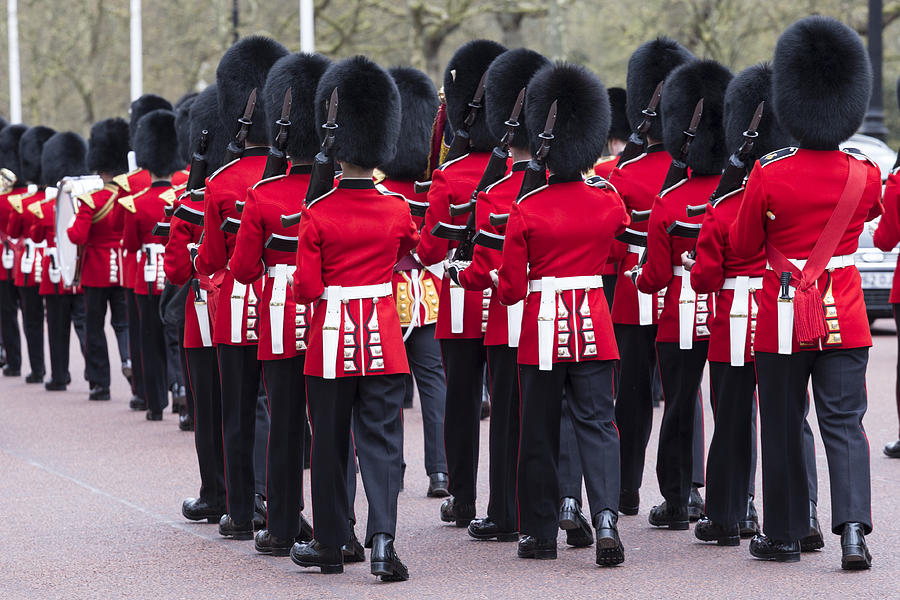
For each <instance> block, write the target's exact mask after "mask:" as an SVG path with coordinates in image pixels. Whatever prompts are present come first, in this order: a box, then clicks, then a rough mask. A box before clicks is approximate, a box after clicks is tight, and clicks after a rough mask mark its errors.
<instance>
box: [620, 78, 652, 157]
mask: <svg viewBox="0 0 900 600" xmlns="http://www.w3.org/2000/svg"><path fill="white" fill-rule="evenodd" d="M662 86H663V82H662V81H660V82H659V84H658V85H657V86H656V89H655V90H654V91H653V95H652V96H650V102H649V103H648V104H647V108H645V109H644V110H642V111H641V114H642V115H644V120H643V121H641V124H640V125H638V128H637V131H632V132H631V136H629V138H628V141H627V142H625V149H624V150H622V154H621V156H619V162H617V163H616V166H617V167H621V166H622V165H624V164H625V163H627V162H628V161H630V160H634V159H635V158H637V157H638V156H640V155H641V154H642V153H643V152H644V150H645V148H646V146H647V139H646V136H647V132H648V131H649V130H650V127H652V126H653V119H655V118H656V107H657V106H659V99H660V97H661V96H662Z"/></svg>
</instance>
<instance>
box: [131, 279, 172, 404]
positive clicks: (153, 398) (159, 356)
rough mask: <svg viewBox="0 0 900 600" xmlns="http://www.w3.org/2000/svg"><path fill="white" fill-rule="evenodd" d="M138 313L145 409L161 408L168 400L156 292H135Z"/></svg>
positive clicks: (164, 343) (164, 356)
mask: <svg viewBox="0 0 900 600" xmlns="http://www.w3.org/2000/svg"><path fill="white" fill-rule="evenodd" d="M135 296H136V299H137V303H138V308H139V310H140V313H141V319H140V320H141V363H142V365H141V366H142V367H143V373H144V393H145V396H144V398H145V400H146V401H147V409H148V410H150V411H151V412H155V413H158V412H162V411H163V409H165V408H166V405H167V404H169V394H168V388H167V387H166V338H165V334H164V332H163V324H162V320H161V319H160V318H159V296H154V295H152V294H147V295H145V296H142V295H139V294H135Z"/></svg>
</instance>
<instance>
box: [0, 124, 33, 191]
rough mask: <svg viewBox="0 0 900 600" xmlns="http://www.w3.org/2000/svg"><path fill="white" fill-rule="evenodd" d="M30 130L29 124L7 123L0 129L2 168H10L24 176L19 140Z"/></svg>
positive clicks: (18, 176)
mask: <svg viewBox="0 0 900 600" xmlns="http://www.w3.org/2000/svg"><path fill="white" fill-rule="evenodd" d="M27 130H28V126H27V125H22V124H16V125H7V126H6V127H4V128H3V129H2V130H0V169H9V170H10V171H12V172H13V173H15V174H16V178H17V179H19V180H23V178H22V161H21V160H19V140H20V139H21V138H22V134H24V133H25V132H26V131H27Z"/></svg>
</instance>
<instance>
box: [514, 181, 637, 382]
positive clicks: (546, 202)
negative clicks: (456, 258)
mask: <svg viewBox="0 0 900 600" xmlns="http://www.w3.org/2000/svg"><path fill="white" fill-rule="evenodd" d="M597 186H598V187H593V186H591V185H589V184H586V183H584V182H582V181H581V180H580V179H579V180H578V181H559V182H557V180H556V179H555V178H554V177H552V176H551V177H550V181H549V185H547V186H544V187H541V188H538V189H537V190H536V191H534V192H532V193H531V194H528V195H526V196H525V197H523V198H522V199H520V200H519V201H518V202H517V203H515V204H513V205H512V208H511V211H510V215H509V222H508V224H507V226H506V241H505V242H504V245H503V264H502V265H501V267H500V273H499V276H500V286H499V287H498V288H497V294H498V295H499V296H500V302H502V303H503V304H505V305H507V306H508V305H510V304H515V303H516V302H518V301H519V300H522V299H523V298H524V299H525V310H524V316H523V318H522V335H521V338H520V340H519V363H520V364H525V365H536V364H538V358H539V349H538V312H539V308H540V302H541V292H535V293H531V294H529V293H528V281H529V280H540V279H541V278H542V277H579V276H595V275H600V272H601V271H602V270H603V265H604V264H606V260H607V258H608V256H609V250H610V246H611V243H612V239H613V237H615V236H616V235H619V234H620V233H622V232H623V231H624V230H625V227H626V226H627V225H628V224H629V222H630V220H631V219H630V217H629V216H628V214H627V213H626V212H625V205H624V204H623V203H622V200H621V198H619V195H618V194H617V193H616V191H615V190H614V189H613V188H612V186H610V185H609V184H608V183H606V182H604V181H603V180H599V181H598V183H597ZM600 186H602V187H600ZM526 296H527V297H526ZM556 298H557V314H556V322H555V326H554V331H555V332H558V336H557V339H555V340H554V342H556V343H555V344H554V351H553V352H552V358H553V362H554V363H556V362H581V361H585V360H615V359H618V358H619V352H618V349H617V348H616V340H615V336H614V335H613V328H612V320H611V319H610V315H609V306H608V305H607V303H606V297H605V296H604V294H603V289H602V288H599V287H598V288H594V289H590V290H588V291H585V290H583V289H579V290H566V291H562V292H560V293H558V295H557V296H556Z"/></svg>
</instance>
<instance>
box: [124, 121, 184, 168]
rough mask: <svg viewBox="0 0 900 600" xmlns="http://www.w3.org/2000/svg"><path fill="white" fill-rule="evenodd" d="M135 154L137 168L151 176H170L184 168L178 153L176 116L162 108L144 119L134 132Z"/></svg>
mask: <svg viewBox="0 0 900 600" xmlns="http://www.w3.org/2000/svg"><path fill="white" fill-rule="evenodd" d="M134 153H135V158H136V159H137V164H138V166H139V167H141V168H142V169H147V170H148V171H150V173H151V174H152V175H169V174H171V173H174V172H175V171H178V170H179V169H182V168H184V163H183V162H182V160H181V157H180V156H179V154H178V135H177V134H176V132H175V113H174V112H172V111H171V110H163V109H159V110H154V111H152V112H149V113H147V114H146V115H144V116H143V117H141V120H140V121H138V124H137V131H135V132H134Z"/></svg>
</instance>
